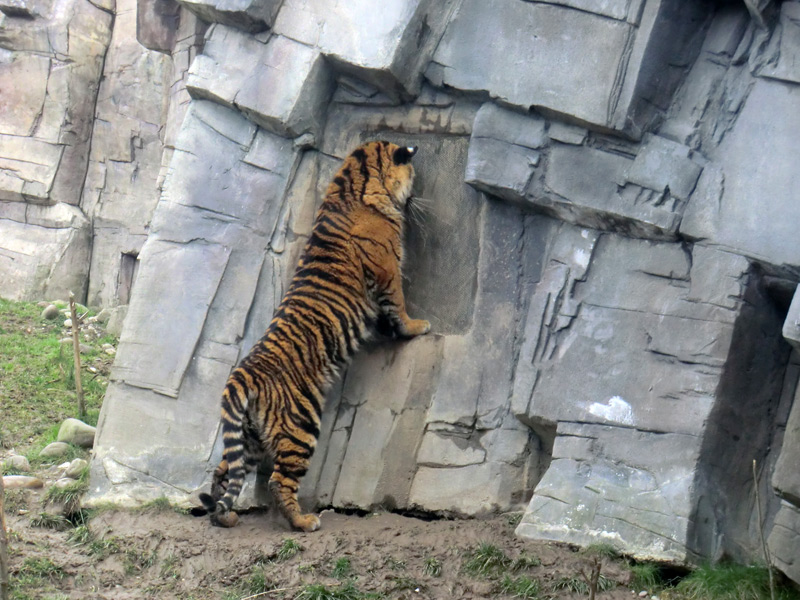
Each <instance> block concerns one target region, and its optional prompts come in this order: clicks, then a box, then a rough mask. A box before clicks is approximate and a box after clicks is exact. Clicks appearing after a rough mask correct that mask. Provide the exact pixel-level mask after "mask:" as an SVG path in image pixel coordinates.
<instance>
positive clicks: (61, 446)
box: [39, 442, 69, 458]
mask: <svg viewBox="0 0 800 600" xmlns="http://www.w3.org/2000/svg"><path fill="white" fill-rule="evenodd" d="M68 450H69V444H66V443H64V442H53V443H52V444H48V445H47V446H45V447H44V449H43V450H42V451H41V452H39V456H40V457H42V458H54V457H56V456H63V455H64V454H66V453H67V451H68Z"/></svg>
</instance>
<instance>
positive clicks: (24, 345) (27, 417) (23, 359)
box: [0, 298, 113, 460]
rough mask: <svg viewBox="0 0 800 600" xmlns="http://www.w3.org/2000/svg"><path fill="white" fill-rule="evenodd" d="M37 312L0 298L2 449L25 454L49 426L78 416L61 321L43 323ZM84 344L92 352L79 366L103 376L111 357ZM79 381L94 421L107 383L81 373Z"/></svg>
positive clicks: (32, 306) (26, 304)
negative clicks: (95, 369)
mask: <svg viewBox="0 0 800 600" xmlns="http://www.w3.org/2000/svg"><path fill="white" fill-rule="evenodd" d="M41 312H42V309H41V308H40V307H38V306H36V304H34V303H32V302H14V301H10V300H5V299H2V298H0V397H1V398H3V402H2V403H0V423H2V428H3V431H2V438H3V442H4V444H7V445H13V446H17V448H18V450H20V451H21V452H23V453H25V454H27V453H28V450H29V449H30V448H31V447H34V446H39V445H41V444H40V438H41V437H42V436H43V435H44V434H46V433H47V432H48V430H49V429H50V428H51V427H52V426H53V424H54V423H61V421H63V420H64V419H65V418H67V417H75V416H77V400H76V392H75V386H74V373H73V363H72V349H71V347H70V346H62V345H61V344H60V341H59V340H60V339H61V337H62V335H63V331H62V324H63V319H62V318H58V319H55V320H54V321H47V320H45V319H42V318H41ZM84 343H87V344H88V345H89V346H90V347H91V348H92V352H91V353H89V354H87V355H82V357H81V358H82V364H83V366H84V367H87V366H89V365H93V366H95V367H96V368H97V367H98V366H99V367H100V368H98V370H99V371H102V372H107V369H108V366H109V365H110V364H111V362H112V361H113V358H112V357H110V356H108V355H106V354H105V353H102V350H101V345H102V344H98V341H94V342H85V341H84ZM82 380H83V382H84V394H85V400H86V407H87V410H88V411H89V412H90V414H93V415H95V416H94V418H95V419H96V415H97V414H99V409H100V405H101V404H102V399H103V395H104V394H105V389H106V383H107V379H106V377H105V376H102V375H100V376H95V374H93V373H90V372H89V371H88V370H86V371H85V372H84V373H83V379H82ZM89 419H91V417H89ZM90 424H92V423H90ZM42 447H43V446H42ZM29 460H30V457H29Z"/></svg>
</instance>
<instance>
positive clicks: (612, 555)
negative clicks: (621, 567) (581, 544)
mask: <svg viewBox="0 0 800 600" xmlns="http://www.w3.org/2000/svg"><path fill="white" fill-rule="evenodd" d="M581 554H584V555H585V556H591V557H597V558H607V559H609V560H614V559H617V558H619V550H617V549H616V548H615V547H614V546H612V545H611V544H590V545H588V546H586V547H585V548H584V549H582V550H581Z"/></svg>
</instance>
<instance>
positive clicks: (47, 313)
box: [42, 304, 59, 321]
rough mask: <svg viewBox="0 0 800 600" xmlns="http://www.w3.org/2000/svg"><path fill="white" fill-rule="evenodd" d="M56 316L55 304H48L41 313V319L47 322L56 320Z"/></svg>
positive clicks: (57, 313)
mask: <svg viewBox="0 0 800 600" xmlns="http://www.w3.org/2000/svg"><path fill="white" fill-rule="evenodd" d="M58 315H59V311H58V307H57V306H56V305H55V304H48V305H47V307H46V308H45V309H44V310H43V311H42V318H43V319H47V320H48V321H52V320H53V319H56V318H58Z"/></svg>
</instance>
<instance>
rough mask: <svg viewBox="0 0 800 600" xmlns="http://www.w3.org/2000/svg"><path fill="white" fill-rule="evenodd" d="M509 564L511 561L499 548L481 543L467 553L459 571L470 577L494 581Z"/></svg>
mask: <svg viewBox="0 0 800 600" xmlns="http://www.w3.org/2000/svg"><path fill="white" fill-rule="evenodd" d="M511 564H512V561H511V559H510V558H509V557H508V556H506V554H505V553H504V552H503V551H502V550H500V548H498V547H497V546H494V545H492V544H487V543H486V542H483V543H481V544H480V545H479V546H478V547H477V548H475V549H473V550H469V551H467V553H466V554H465V555H464V562H463V563H462V565H461V570H462V571H464V573H466V574H467V575H470V576H471V577H482V578H485V579H496V578H497V577H499V576H500V575H501V574H502V573H504V572H505V571H507V570H508V569H509V568H510V567H511Z"/></svg>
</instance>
